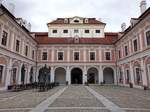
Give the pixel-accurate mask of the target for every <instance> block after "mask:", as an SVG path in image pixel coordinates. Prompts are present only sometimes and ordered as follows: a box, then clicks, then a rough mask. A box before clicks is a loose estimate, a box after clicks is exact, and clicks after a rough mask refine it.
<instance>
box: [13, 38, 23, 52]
mask: <svg viewBox="0 0 150 112" xmlns="http://www.w3.org/2000/svg"><path fill="white" fill-rule="evenodd" d="M17 40H19V42H20V44H19V52H17V51H16V44H17ZM20 47H21V39H20V38H19V37H17V38H16V39H15V50H14V51H15V52H16V53H20V50H21V48H20Z"/></svg>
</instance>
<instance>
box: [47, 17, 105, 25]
mask: <svg viewBox="0 0 150 112" xmlns="http://www.w3.org/2000/svg"><path fill="white" fill-rule="evenodd" d="M65 19H68V21H69V19H71V18H57V19H56V20H54V21H52V22H49V23H48V25H49V24H69V22H67V23H65V22H64V21H65ZM82 19H83V24H105V23H103V22H101V21H99V20H96V18H82ZM85 19H88V23H86V22H85Z"/></svg>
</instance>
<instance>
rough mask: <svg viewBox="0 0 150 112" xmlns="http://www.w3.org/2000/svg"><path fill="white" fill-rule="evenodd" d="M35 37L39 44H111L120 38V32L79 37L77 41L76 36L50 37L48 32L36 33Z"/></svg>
mask: <svg viewBox="0 0 150 112" xmlns="http://www.w3.org/2000/svg"><path fill="white" fill-rule="evenodd" d="M35 39H36V40H37V42H38V43H39V44H106V45H108V44H109V45H111V44H113V43H114V42H115V41H116V40H117V39H118V33H105V38H79V40H78V42H77V43H76V42H75V38H71V37H66V38H59V37H57V38H56V37H50V38H49V37H48V33H46V32H44V33H43V32H37V33H35Z"/></svg>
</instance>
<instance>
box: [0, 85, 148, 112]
mask: <svg viewBox="0 0 150 112" xmlns="http://www.w3.org/2000/svg"><path fill="white" fill-rule="evenodd" d="M0 112H150V91H149V90H148V91H144V90H139V89H130V88H125V87H116V86H88V87H87V86H82V85H78V86H73V85H71V86H60V87H55V88H53V89H51V90H49V91H47V92H37V91H36V90H26V91H21V92H0Z"/></svg>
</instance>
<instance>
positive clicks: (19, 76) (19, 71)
mask: <svg viewBox="0 0 150 112" xmlns="http://www.w3.org/2000/svg"><path fill="white" fill-rule="evenodd" d="M20 65H21V66H19V68H18V69H19V70H18V84H21V67H22V64H21V63H20Z"/></svg>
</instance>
